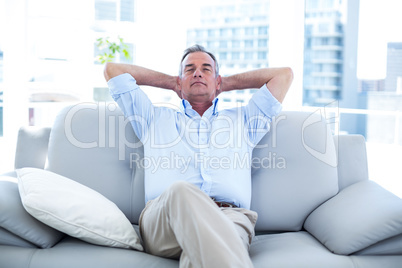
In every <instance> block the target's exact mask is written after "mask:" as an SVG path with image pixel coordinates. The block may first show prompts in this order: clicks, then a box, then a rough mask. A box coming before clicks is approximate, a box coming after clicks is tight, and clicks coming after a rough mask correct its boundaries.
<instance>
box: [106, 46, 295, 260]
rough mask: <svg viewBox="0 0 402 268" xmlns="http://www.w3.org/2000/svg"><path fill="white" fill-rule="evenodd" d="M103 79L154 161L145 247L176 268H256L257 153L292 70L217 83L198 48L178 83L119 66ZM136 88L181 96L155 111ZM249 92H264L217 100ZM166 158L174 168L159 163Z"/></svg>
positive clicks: (210, 58)
mask: <svg viewBox="0 0 402 268" xmlns="http://www.w3.org/2000/svg"><path fill="white" fill-rule="evenodd" d="M104 74H105V78H106V80H107V81H108V85H109V88H110V91H111V94H112V97H113V98H114V100H115V101H116V102H117V103H118V105H119V106H120V108H121V109H122V111H123V112H124V114H125V115H126V116H127V117H130V119H132V120H131V124H132V126H133V128H134V132H135V133H136V135H137V136H138V138H139V139H140V140H141V141H142V143H143V144H144V158H146V159H148V160H149V163H154V166H153V167H152V168H147V169H146V170H145V197H146V202H147V203H146V207H145V208H144V210H143V211H142V213H141V216H140V222H139V224H140V232H141V236H142V239H143V241H144V247H145V250H146V251H147V252H148V253H151V254H154V255H158V256H163V257H168V258H180V267H252V263H251V260H250V257H249V254H248V248H249V245H250V242H251V240H252V238H253V237H254V226H255V222H256V220H257V213H256V212H254V211H251V210H249V209H250V202H251V172H250V171H251V165H250V160H251V153H252V150H253V148H254V147H255V145H256V144H257V143H258V142H259V141H260V140H261V138H262V137H263V136H264V135H265V134H266V133H267V132H268V131H269V123H270V122H271V118H272V117H273V116H275V115H276V114H277V113H279V112H280V110H281V102H282V101H283V99H284V97H285V95H286V93H287V91H288V89H289V87H290V84H291V82H292V79H293V74H292V71H291V69H290V68H266V69H259V70H253V71H249V72H245V73H241V74H236V75H232V76H228V77H221V76H220V75H219V70H218V64H217V61H216V59H215V57H214V55H213V54H211V53H209V52H207V51H206V50H205V49H204V48H203V47H201V46H198V45H195V46H193V47H190V48H188V49H187V50H185V52H184V55H183V58H182V61H181V64H180V72H179V76H177V77H175V76H170V75H167V74H163V73H160V72H156V71H153V70H149V69H146V68H143V67H140V66H135V65H127V64H114V63H108V64H107V65H106V67H105V73H104ZM139 85H148V86H154V87H159V88H164V89H169V90H173V91H175V92H176V93H177V94H178V95H179V97H181V99H182V101H181V108H180V109H179V110H174V109H170V108H166V107H154V106H153V105H152V103H151V102H150V100H149V99H148V98H147V96H146V95H145V94H144V92H142V90H141V89H140V88H139ZM247 88H260V89H259V91H257V92H256V93H255V94H254V96H253V98H252V99H251V100H250V102H249V104H248V105H246V106H243V107H238V108H234V109H228V110H222V111H219V110H218V108H217V106H218V102H219V99H218V98H216V96H217V95H218V94H220V93H221V92H225V91H230V90H240V89H247ZM161 159H162V160H163V159H171V160H172V163H171V164H170V165H158V163H161V161H160V160H161ZM151 160H152V161H151ZM173 160H174V161H173Z"/></svg>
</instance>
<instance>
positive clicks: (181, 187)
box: [167, 181, 197, 196]
mask: <svg viewBox="0 0 402 268" xmlns="http://www.w3.org/2000/svg"><path fill="white" fill-rule="evenodd" d="M194 189H197V188H196V187H195V186H194V185H193V184H191V183H189V182H186V181H176V182H174V183H173V184H172V185H170V186H169V188H168V189H167V192H168V193H169V194H173V195H175V196H176V195H182V194H186V193H188V192H189V190H194Z"/></svg>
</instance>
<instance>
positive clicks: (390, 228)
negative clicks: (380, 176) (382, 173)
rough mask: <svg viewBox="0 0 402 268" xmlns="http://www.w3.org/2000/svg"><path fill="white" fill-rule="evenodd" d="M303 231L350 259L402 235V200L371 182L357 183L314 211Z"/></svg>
mask: <svg viewBox="0 0 402 268" xmlns="http://www.w3.org/2000/svg"><path fill="white" fill-rule="evenodd" d="M304 228H305V229H306V230H307V231H308V232H309V233H311V234H312V235H313V236H314V237H315V238H317V239H318V240H319V241H320V242H321V243H323V244H324V245H325V246H326V247H327V248H328V249H329V250H331V251H332V252H334V253H336V254H342V255H349V254H352V253H354V252H356V251H359V250H361V249H364V248H366V247H368V246H370V245H373V244H375V243H377V242H379V241H382V240H385V239H388V238H391V237H394V236H396V235H399V234H401V233H402V199H400V198H399V197H397V196H396V195H394V194H392V193H391V192H389V191H387V190H385V189H384V188H382V187H381V186H379V185H378V184H376V183H375V182H372V181H362V182H358V183H355V184H353V185H351V186H349V187H347V188H345V189H344V190H342V191H341V192H339V193H338V194H337V195H336V196H335V197H333V198H331V199H329V200H328V201H327V202H325V203H324V204H322V205H321V206H319V207H318V208H317V209H316V210H314V211H313V212H312V213H311V214H310V215H309V216H308V217H307V219H306V221H305V223H304Z"/></svg>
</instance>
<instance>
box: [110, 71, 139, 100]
mask: <svg viewBox="0 0 402 268" xmlns="http://www.w3.org/2000/svg"><path fill="white" fill-rule="evenodd" d="M107 85H108V87H109V90H110V94H111V95H120V94H123V93H126V92H129V91H131V90H134V89H137V88H139V86H138V85H137V81H136V80H135V78H134V77H133V76H132V75H130V74H128V73H124V74H120V75H118V76H115V77H113V78H112V79H110V80H109V81H108V82H107Z"/></svg>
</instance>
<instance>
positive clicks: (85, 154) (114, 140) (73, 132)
mask: <svg viewBox="0 0 402 268" xmlns="http://www.w3.org/2000/svg"><path fill="white" fill-rule="evenodd" d="M133 153H135V154H136V155H143V148H142V144H141V143H140V142H139V140H138V138H137V137H136V136H135V134H134V132H133V130H132V128H131V125H130V124H129V123H127V122H126V121H125V118H124V116H123V115H122V113H121V111H120V110H119V109H118V108H117V106H116V105H115V104H114V103H111V104H105V103H101V104H99V105H98V104H94V103H81V104H78V105H75V106H72V107H67V108H65V109H64V110H62V111H61V112H60V113H59V115H58V116H57V117H56V120H55V123H54V125H53V127H52V131H51V133H50V139H49V149H48V165H47V167H46V169H48V170H50V171H53V172H55V173H58V174H60V175H63V176H66V177H68V178H70V179H73V180H75V181H78V182H80V183H82V184H84V185H86V186H88V187H90V188H92V189H94V190H96V191H98V192H100V193H101V194H103V195H104V196H105V197H106V198H108V199H110V200H111V201H112V202H114V203H115V204H116V205H117V206H118V207H119V208H120V209H121V210H122V211H123V213H124V214H125V215H126V216H127V218H128V219H129V220H130V221H131V222H132V223H138V218H139V214H140V212H141V210H142V208H143V207H144V206H145V196H144V190H143V189H144V185H143V183H144V178H143V177H144V172H143V170H141V169H140V168H139V169H131V168H130V154H133Z"/></svg>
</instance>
